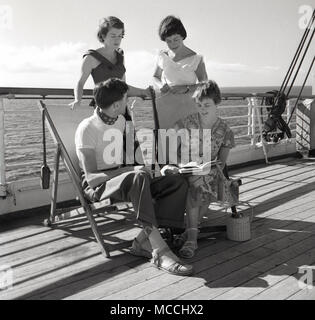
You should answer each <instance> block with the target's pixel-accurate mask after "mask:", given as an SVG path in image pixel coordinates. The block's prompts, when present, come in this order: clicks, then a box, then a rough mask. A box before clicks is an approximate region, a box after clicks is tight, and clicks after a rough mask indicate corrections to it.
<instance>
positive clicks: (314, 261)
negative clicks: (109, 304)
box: [0, 158, 315, 300]
mask: <svg viewBox="0 0 315 320" xmlns="http://www.w3.org/2000/svg"><path fill="white" fill-rule="evenodd" d="M314 169H315V160H314V159H296V158H290V159H282V160H277V161H273V162H272V164H271V165H269V166H266V165H263V164H257V165H252V166H249V167H245V168H239V169H235V170H232V171H231V172H230V174H231V175H232V176H233V177H241V178H242V181H243V185H242V186H241V195H240V198H241V200H243V201H249V203H250V204H251V206H252V207H253V209H254V217H253V221H252V238H251V240H249V241H246V242H235V241H230V240H227V239H226V234H225V232H219V233H212V234H208V235H203V238H202V239H200V240H199V249H198V251H197V254H196V256H195V257H194V258H193V259H191V260H189V262H191V263H192V264H193V265H194V268H195V273H194V275H193V276H192V277H178V276H174V275H170V274H167V273H164V272H162V271H159V270H157V269H156V268H154V267H153V266H152V265H151V264H150V263H149V262H148V260H145V259H144V258H140V257H135V256H132V255H130V254H129V253H128V246H129V245H130V243H131V240H132V239H133V238H134V237H135V235H136V234H137V232H138V231H139V226H138V225H137V224H136V223H135V220H134V215H133V214H132V213H130V212H120V213H119V214H110V215H108V216H107V218H106V219H105V218H103V217H98V218H97V221H98V223H99V225H100V229H101V230H102V233H103V236H104V238H105V240H106V241H108V242H110V243H111V244H112V257H111V258H109V259H108V258H104V256H103V255H101V253H100V251H99V248H98V246H97V244H96V242H95V241H94V239H93V236H92V232H91V230H90V229H89V228H88V223H87V220H86V219H85V217H84V216H80V217H76V218H73V219H70V220H66V221H64V222H62V223H60V225H59V227H58V228H49V227H45V226H43V224H42V221H43V219H44V217H46V216H47V215H48V212H43V211H42V212H38V213H37V214H36V215H35V214H33V215H32V216H29V217H23V218H19V219H17V218H14V219H10V220H7V221H2V222H1V225H0V231H1V234H0V244H1V250H0V265H4V264H5V265H8V266H10V267H11V268H12V270H13V275H14V283H13V286H12V288H10V289H7V290H2V291H0V299H106V300H109V299H118V300H123V299H180V300H181V299H198V300H201V299H206V300H208V299H281V300H283V299H313V300H314V299H315V289H314V288H309V289H307V288H300V287H299V281H298V280H299V279H300V278H301V276H302V273H299V267H302V266H312V265H313V266H314V265H315V170H314ZM243 209H244V210H246V212H250V210H249V208H248V207H246V205H244V206H241V210H243ZM124 218H126V219H124ZM225 218H226V213H225V211H224V210H218V211H211V212H210V211H209V214H208V216H207V218H205V222H206V223H207V224H218V223H222V221H223V220H224V219H225ZM122 240H123V241H122Z"/></svg>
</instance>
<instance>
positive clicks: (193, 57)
mask: <svg viewBox="0 0 315 320" xmlns="http://www.w3.org/2000/svg"><path fill="white" fill-rule="evenodd" d="M159 36H160V39H161V40H162V41H165V42H166V45H167V47H168V49H169V50H167V51H161V52H160V53H159V56H158V61H157V66H156V70H155V73H154V75H153V81H154V84H155V87H157V88H158V89H159V90H160V91H161V92H162V93H166V92H168V91H170V92H172V93H187V92H188V91H193V90H194V89H195V88H196V84H197V83H198V82H203V81H206V80H208V76H207V71H206V67H205V63H204V61H203V57H202V56H201V55H199V54H197V53H196V52H195V51H193V50H192V49H190V48H188V47H186V46H185V44H184V40H185V39H186V37H187V32H186V29H185V27H184V25H183V24H182V22H181V20H180V19H178V18H176V17H174V16H167V17H166V18H164V19H163V20H162V22H161V23H160V26H159Z"/></svg>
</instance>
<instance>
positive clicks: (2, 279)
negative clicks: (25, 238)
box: [0, 264, 13, 290]
mask: <svg viewBox="0 0 315 320" xmlns="http://www.w3.org/2000/svg"><path fill="white" fill-rule="evenodd" d="M12 286H13V269H12V268H11V267H10V266H8V265H6V264H3V265H0V290H8V289H11V288H12Z"/></svg>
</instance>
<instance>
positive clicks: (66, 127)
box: [38, 101, 131, 257]
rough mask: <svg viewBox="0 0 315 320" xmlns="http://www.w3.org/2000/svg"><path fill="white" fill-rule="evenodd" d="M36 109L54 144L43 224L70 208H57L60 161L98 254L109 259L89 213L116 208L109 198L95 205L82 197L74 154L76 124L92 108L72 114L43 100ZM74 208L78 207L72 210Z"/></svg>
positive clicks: (105, 247) (123, 207) (122, 207)
mask: <svg viewBox="0 0 315 320" xmlns="http://www.w3.org/2000/svg"><path fill="white" fill-rule="evenodd" d="M38 105H39V108H40V110H41V112H42V118H43V120H44V121H45V123H46V124H47V125H48V129H49V131H50V133H51V135H52V137H53V139H54V141H55V144H56V153H55V159H54V175H53V181H52V194H51V209H50V216H49V218H48V219H46V220H45V222H44V223H45V225H47V226H50V225H52V224H53V223H55V222H56V221H58V220H59V219H58V217H59V216H62V215H63V214H64V213H65V212H68V211H69V210H71V209H74V208H65V209H57V208H56V205H57V191H58V175H59V164H60V158H61V159H62V160H63V162H64V165H65V167H66V170H67V172H68V174H69V176H70V178H71V180H72V183H73V185H74V188H75V191H76V193H77V195H78V197H79V200H80V203H81V206H80V207H82V208H83V212H84V213H85V214H86V216H87V218H88V221H89V223H90V225H91V229H92V231H93V233H94V236H95V238H96V241H97V243H98V244H99V246H100V249H101V252H102V253H103V254H104V255H105V256H106V257H110V251H109V247H108V246H107V245H106V244H105V242H104V240H103V239H102V237H101V234H100V232H99V230H98V228H97V224H96V221H95V219H94V217H93V214H96V213H100V212H104V210H106V211H113V210H115V209H117V206H116V205H112V204H111V202H110V199H105V200H103V201H100V202H97V203H92V204H91V203H89V202H88V201H87V199H86V198H85V196H84V193H83V190H82V187H81V173H80V172H81V170H80V167H79V160H78V158H77V155H76V152H75V144H74V136H75V131H76V128H77V126H78V124H79V123H80V122H81V121H82V120H83V119H85V118H87V117H89V116H91V115H92V113H93V109H92V108H87V107H78V108H76V109H75V110H74V111H73V110H71V109H70V108H69V106H67V105H46V104H45V103H44V102H43V101H39V104H38ZM130 207H131V204H128V203H125V204H124V205H122V206H121V207H120V209H125V208H130ZM76 208H78V207H76Z"/></svg>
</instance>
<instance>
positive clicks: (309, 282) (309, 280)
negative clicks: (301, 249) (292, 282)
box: [298, 266, 315, 290]
mask: <svg viewBox="0 0 315 320" xmlns="http://www.w3.org/2000/svg"><path fill="white" fill-rule="evenodd" d="M313 270H315V266H301V267H299V268H298V273H303V275H302V277H301V278H300V279H299V280H298V284H299V288H300V289H306V288H307V289H309V290H311V289H313V288H314V286H313Z"/></svg>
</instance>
